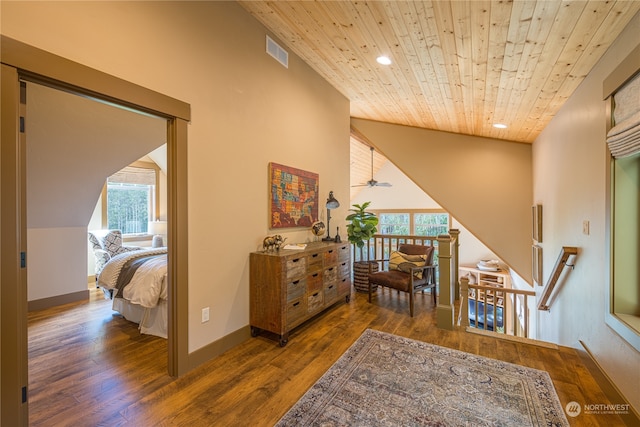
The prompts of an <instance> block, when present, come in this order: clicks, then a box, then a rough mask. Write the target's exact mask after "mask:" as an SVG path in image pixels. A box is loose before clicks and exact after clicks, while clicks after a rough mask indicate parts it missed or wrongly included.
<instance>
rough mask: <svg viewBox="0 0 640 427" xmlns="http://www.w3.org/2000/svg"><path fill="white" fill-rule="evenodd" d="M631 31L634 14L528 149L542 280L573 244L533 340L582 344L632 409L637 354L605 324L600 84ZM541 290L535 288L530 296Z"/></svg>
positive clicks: (630, 41) (626, 48)
mask: <svg viewBox="0 0 640 427" xmlns="http://www.w3.org/2000/svg"><path fill="white" fill-rule="evenodd" d="M638 34H640V15H636V16H635V18H634V19H633V21H632V22H631V23H630V24H629V26H628V27H627V28H626V29H625V30H624V32H623V33H622V34H621V35H620V37H619V38H618V40H617V41H616V42H615V43H614V44H613V45H612V46H611V47H610V49H609V50H608V51H607V53H606V54H605V55H604V56H603V58H602V59H601V60H600V62H599V63H598V65H597V66H596V67H595V68H594V69H593V71H592V72H591V73H590V74H589V75H588V77H587V78H586V79H585V80H584V81H583V83H582V84H581V85H580V86H579V87H578V89H577V90H576V92H575V93H574V94H573V95H572V96H571V98H570V99H569V100H568V101H567V103H566V104H565V105H564V106H563V107H562V108H561V109H560V111H559V112H558V114H556V116H555V118H554V119H553V120H552V122H551V123H550V124H549V125H548V126H547V127H546V128H545V130H544V131H543V132H542V134H541V135H540V136H539V137H538V138H537V139H536V141H535V143H534V145H533V171H534V188H533V192H534V202H535V203H540V204H542V206H543V239H544V240H543V242H542V243H541V246H542V248H543V279H544V280H543V282H544V283H546V281H547V280H548V278H549V276H550V274H551V269H552V268H553V265H554V264H555V261H556V258H557V257H558V254H559V252H560V249H561V247H562V246H577V247H578V256H577V259H576V260H575V269H574V270H569V269H568V268H565V272H564V276H563V278H561V279H560V281H559V284H558V288H559V290H558V293H557V296H556V297H555V298H554V299H553V301H552V305H551V310H550V311H548V312H540V311H538V324H539V333H538V336H539V338H540V339H543V340H545V341H551V342H556V343H559V344H562V345H567V346H575V347H579V346H580V344H579V341H582V342H584V344H585V345H586V346H587V347H588V348H589V350H590V351H591V352H592V353H593V354H594V356H595V357H596V359H597V361H598V363H599V364H600V365H601V366H602V367H603V368H604V369H605V371H606V372H607V374H608V375H609V376H610V377H611V378H612V379H613V381H614V382H615V384H616V385H617V386H618V388H619V389H620V390H621V391H622V393H623V394H624V395H625V397H626V398H627V399H628V400H629V401H630V403H631V404H632V405H633V406H634V408H636V410H640V393H638V385H639V384H640V354H639V353H638V351H637V350H635V349H634V348H632V347H631V346H630V345H629V344H628V343H627V342H626V341H625V340H623V339H622V338H621V337H620V336H619V335H617V334H616V333H615V332H614V331H613V330H612V329H611V328H610V327H608V326H607V325H606V324H605V314H606V313H607V310H608V308H607V304H606V301H607V292H608V288H609V277H608V267H607V266H608V263H609V260H608V258H607V254H608V251H607V245H608V243H607V223H606V218H605V213H606V207H607V201H606V193H607V184H606V183H607V171H606V167H607V161H608V156H607V149H606V147H605V133H606V130H605V126H606V108H605V107H606V106H605V102H604V101H603V80H604V78H605V77H606V76H607V75H608V74H609V73H611V71H612V70H613V69H614V68H615V67H616V66H617V65H618V64H619V63H620V61H621V60H622V59H623V58H625V57H626V56H627V55H628V53H629V52H630V51H631V50H632V49H633V48H635V47H636V46H637V45H638V44H640V38H638ZM584 220H586V221H589V222H590V233H589V235H585V234H583V233H582V222H583V221H584ZM541 289H542V288H540V287H536V290H537V291H538V293H540V291H541ZM578 403H581V404H582V403H584V404H589V403H602V402H578ZM614 403H622V402H614Z"/></svg>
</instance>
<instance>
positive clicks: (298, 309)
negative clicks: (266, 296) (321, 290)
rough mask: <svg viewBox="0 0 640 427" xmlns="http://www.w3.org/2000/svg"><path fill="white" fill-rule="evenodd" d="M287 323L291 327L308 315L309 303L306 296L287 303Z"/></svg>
mask: <svg viewBox="0 0 640 427" xmlns="http://www.w3.org/2000/svg"><path fill="white" fill-rule="evenodd" d="M286 313H287V314H286V318H287V325H288V326H289V327H290V326H292V325H295V324H296V323H299V322H300V321H301V320H303V319H305V318H306V316H307V305H306V304H305V300H304V298H298V299H297V300H294V301H291V302H288V303H287V307H286Z"/></svg>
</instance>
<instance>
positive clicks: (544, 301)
mask: <svg viewBox="0 0 640 427" xmlns="http://www.w3.org/2000/svg"><path fill="white" fill-rule="evenodd" d="M577 254H578V248H576V247H574V246H563V247H562V250H561V251H560V256H558V260H557V261H556V265H555V266H554V267H553V272H552V273H551V277H549V281H548V282H547V285H546V286H545V287H544V290H543V291H542V297H541V298H540V302H539V303H538V310H547V311H548V310H549V304H548V301H549V297H551V294H552V293H553V288H554V287H555V286H556V283H557V282H558V279H559V278H560V275H561V274H562V267H565V266H567V267H571V268H573V267H574V265H569V264H567V260H568V259H569V257H570V256H571V255H577Z"/></svg>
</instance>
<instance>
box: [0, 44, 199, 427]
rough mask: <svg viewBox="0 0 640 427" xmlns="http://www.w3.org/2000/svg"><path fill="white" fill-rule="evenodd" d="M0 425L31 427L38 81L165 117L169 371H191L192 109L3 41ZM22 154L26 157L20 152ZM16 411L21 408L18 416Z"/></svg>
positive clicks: (0, 90)
mask: <svg viewBox="0 0 640 427" xmlns="http://www.w3.org/2000/svg"><path fill="white" fill-rule="evenodd" d="M0 49H1V50H0V61H1V62H2V73H1V76H2V79H1V80H0V95H1V96H0V103H1V104H0V114H1V117H0V120H1V122H0V124H1V129H2V134H1V142H0V179H1V181H0V182H1V186H0V207H1V213H0V254H1V256H2V262H1V263H0V326H1V328H2V336H1V340H0V350H1V352H0V354H1V356H0V425H27V424H28V399H26V395H27V393H28V392H27V386H28V360H27V358H28V355H27V339H28V338H27V309H26V306H27V290H26V277H27V272H28V267H27V265H28V264H27V265H25V266H24V267H21V265H20V262H21V255H20V254H21V253H25V254H26V250H27V248H26V211H27V206H26V197H25V195H26V159H25V158H24V155H20V152H21V144H20V117H19V116H20V82H21V81H27V82H35V83H38V84H43V85H46V86H49V87H52V88H54V89H59V90H64V91H67V92H70V93H73V94H77V95H80V96H84V97H88V98H91V99H95V100H96V101H99V102H105V103H109V104H113V105H116V106H119V107H124V108H129V109H133V110H136V111H140V112H144V113H148V114H152V115H155V116H158V117H162V118H164V119H166V120H167V206H168V215H167V216H168V218H167V219H168V232H167V236H168V252H169V254H168V294H169V307H168V315H169V316H168V338H167V344H168V356H167V357H168V359H167V368H168V374H169V375H171V376H173V377H177V376H180V375H182V374H184V373H186V372H187V371H188V370H189V361H188V357H189V348H188V336H189V327H188V289H189V283H188V240H187V239H188V227H187V224H188V216H187V213H188V212H187V192H188V186H187V125H188V122H189V121H190V120H191V107H190V105H189V104H187V103H185V102H182V101H180V100H177V99H175V98H171V97H169V96H166V95H163V94H161V93H158V92H155V91H152V90H149V89H147V88H144V87H142V86H138V85H136V84H133V83H131V82H128V81H126V80H123V79H120V78H117V77H114V76H112V75H109V74H106V73H103V72H101V71H98V70H96V69H93V68H90V67H87V66H84V65H82V64H79V63H76V62H73V61H70V60H68V59H65V58H62V57H60V56H57V55H54V54H52V53H49V52H46V51H44V50H41V49H38V48H35V47H33V46H30V45H27V44H25V43H22V42H19V41H17V40H14V39H11V38H9V37H6V36H4V35H2V36H0ZM23 154H24V153H23ZM16 408H20V410H19V411H16Z"/></svg>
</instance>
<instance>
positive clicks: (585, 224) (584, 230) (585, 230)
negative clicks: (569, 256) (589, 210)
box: [582, 219, 589, 236]
mask: <svg viewBox="0 0 640 427" xmlns="http://www.w3.org/2000/svg"><path fill="white" fill-rule="evenodd" d="M582 234H585V235H587V236H588V235H589V221H587V220H586V219H585V220H584V221H582Z"/></svg>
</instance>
